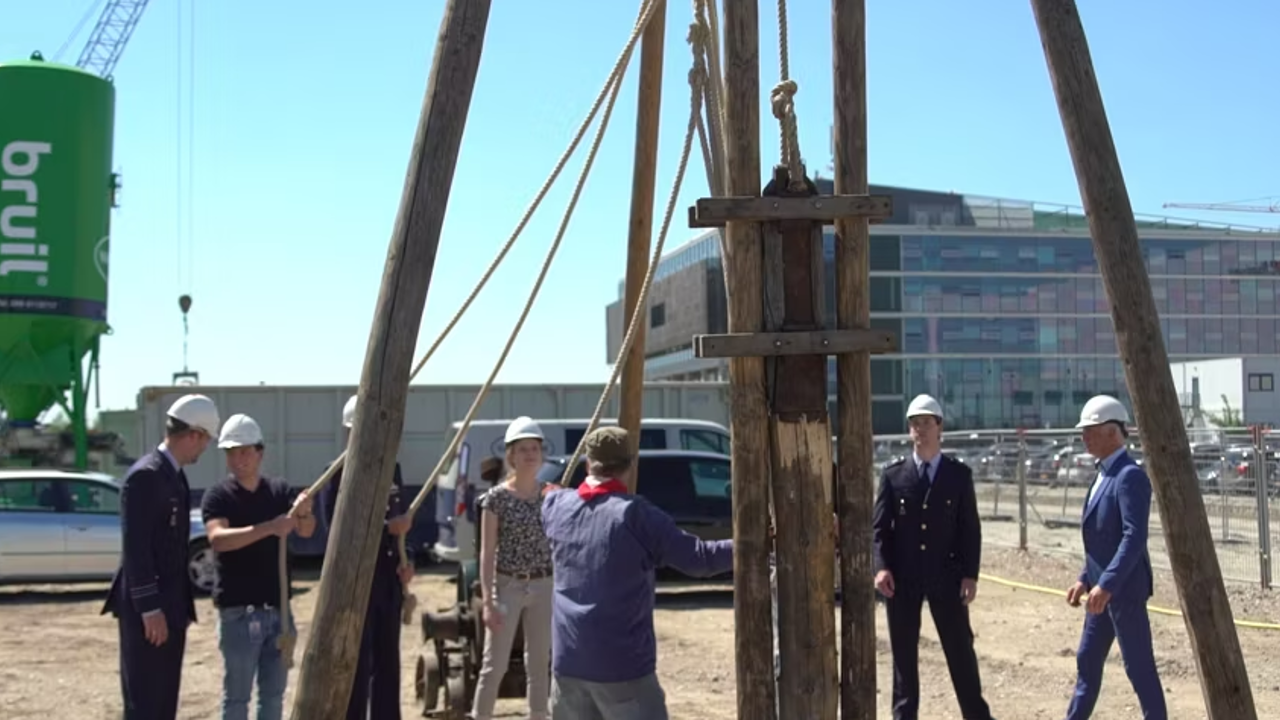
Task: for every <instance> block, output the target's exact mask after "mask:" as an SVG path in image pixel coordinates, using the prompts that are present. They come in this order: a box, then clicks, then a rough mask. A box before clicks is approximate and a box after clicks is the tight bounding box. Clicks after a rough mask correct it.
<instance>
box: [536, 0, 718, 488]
mask: <svg viewBox="0 0 1280 720" xmlns="http://www.w3.org/2000/svg"><path fill="white" fill-rule="evenodd" d="M699 1H700V2H701V0H699ZM699 27H700V24H699V23H698V22H695V23H693V24H692V25H691V26H690V29H689V38H690V44H691V45H692V46H693V69H692V70H690V71H689V86H690V90H691V92H690V93H689V96H690V99H689V124H688V127H687V128H686V129H685V133H684V148H683V150H682V151H681V153H680V165H679V167H677V168H676V179H675V182H674V183H673V184H672V186H671V194H670V196H668V198H667V209H666V213H665V214H664V215H663V218H662V230H661V231H660V232H659V234H658V243H657V245H656V246H655V247H654V249H653V258H652V259H651V260H650V261H649V268H648V270H646V271H645V276H644V284H643V285H642V286H641V288H640V297H639V299H637V301H636V307H635V310H634V311H633V312H632V313H631V322H630V324H629V325H628V326H627V335H626V337H625V338H624V339H623V341H622V347H621V349H619V350H618V357H617V359H615V360H614V362H613V374H612V375H611V376H610V377H609V382H607V383H606V384H605V386H604V391H603V392H602V393H600V401H599V402H597V403H596V410H595V413H594V414H592V416H591V421H590V422H588V423H587V429H586V431H585V432H584V433H583V434H582V438H581V439H580V440H578V446H577V447H576V448H574V450H573V455H572V456H571V457H570V458H569V462H568V463H566V464H565V469H564V475H562V476H561V478H560V485H561V486H567V485H568V484H569V478H570V476H571V475H572V474H573V470H574V467H576V466H577V464H578V458H580V457H581V456H582V450H583V447H584V446H585V445H586V442H587V436H588V435H590V434H591V432H592V431H593V430H595V429H596V426H597V425H598V424H599V423H600V417H601V416H602V415H603V414H604V409H605V405H606V404H607V403H608V402H609V396H610V395H611V394H612V393H613V387H614V385H615V384H616V383H617V382H618V377H619V376H620V375H621V374H622V366H623V364H624V361H625V360H626V357H627V355H628V353H630V352H631V346H632V345H633V344H634V343H635V340H636V336H637V334H638V331H639V329H640V323H641V321H642V319H643V318H644V317H645V315H646V314H647V313H646V305H645V303H646V301H647V300H648V297H649V288H650V287H652V286H653V276H654V272H655V271H656V270H657V269H658V261H659V260H661V259H662V248H663V246H664V245H666V242H667V231H668V230H669V229H670V228H671V218H672V216H673V215H674V214H675V210H676V203H677V202H678V201H679V199H680V186H681V185H682V184H683V183H684V174H685V170H686V169H687V168H688V166H689V155H690V154H691V152H692V150H693V137H694V135H695V134H696V132H697V127H698V120H699V119H700V118H701V117H702V98H703V84H704V83H706V82H707V66H706V63H705V62H704V56H705V47H706V46H705V43H706V42H707V36H706V34H703V33H701V32H699V31H698V28H699ZM701 27H705V26H701Z"/></svg>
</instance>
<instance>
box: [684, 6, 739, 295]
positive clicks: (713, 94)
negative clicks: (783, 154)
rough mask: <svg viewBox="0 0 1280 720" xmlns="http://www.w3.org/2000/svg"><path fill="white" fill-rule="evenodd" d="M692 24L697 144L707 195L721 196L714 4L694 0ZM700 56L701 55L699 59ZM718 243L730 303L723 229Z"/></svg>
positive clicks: (722, 165)
mask: <svg viewBox="0 0 1280 720" xmlns="http://www.w3.org/2000/svg"><path fill="white" fill-rule="evenodd" d="M693 15H694V23H693V26H691V27H690V28H689V37H688V41H689V43H690V44H691V45H693V48H692V49H693V53H694V63H695V64H696V63H698V62H704V63H705V64H706V75H708V77H704V78H703V79H702V88H703V102H704V103H705V105H706V110H707V122H706V123H705V124H704V123H703V121H702V113H701V112H699V113H698V118H697V128H696V129H697V133H698V144H699V146H700V147H701V149H702V162H703V165H704V166H705V167H706V172H707V186H708V187H709V188H710V189H711V194H712V195H713V196H716V197H723V196H724V194H725V188H726V182H727V181H726V176H727V174H728V165H727V164H726V160H725V157H726V156H727V155H728V148H726V147H725V144H724V112H723V109H722V106H721V96H722V94H723V91H724V84H723V82H724V78H723V77H722V76H721V74H720V44H719V42H720V31H719V20H718V19H717V17H716V3H714V2H712V3H710V4H708V3H707V0H695V1H694V12H693ZM700 58H705V59H704V60H700ZM690 81H691V82H692V78H690ZM717 238H718V240H719V242H720V256H721V257H722V258H723V259H724V262H722V263H721V264H720V272H721V274H722V275H723V277H724V288H725V295H726V297H727V298H728V300H729V302H730V303H732V302H733V290H732V287H731V284H730V283H729V244H728V241H727V240H726V239H725V234H724V233H723V232H721V233H717Z"/></svg>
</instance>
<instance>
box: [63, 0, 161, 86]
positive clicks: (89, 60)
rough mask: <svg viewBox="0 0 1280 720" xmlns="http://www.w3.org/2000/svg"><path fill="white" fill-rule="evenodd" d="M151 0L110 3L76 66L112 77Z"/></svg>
mask: <svg viewBox="0 0 1280 720" xmlns="http://www.w3.org/2000/svg"><path fill="white" fill-rule="evenodd" d="M148 2H150V0H108V1H107V5H106V7H104V8H103V9H102V15H100V16H99V17H98V24H97V25H95V26H94V27H93V32H92V33H90V35H89V42H87V43H85V46H84V50H82V51H81V52H80V59H79V60H77V61H76V66H77V67H81V68H84V69H85V70H89V71H91V72H94V73H97V74H98V75H99V76H100V77H104V78H105V77H110V76H111V71H113V70H115V67H116V63H117V62H119V61H120V55H121V54H122V53H124V47H125V45H127V44H128V43H129V37H130V36H131V35H133V29H134V28H135V27H137V25H138V20H139V19H141V18H142V11H143V10H146V9H147V3H148Z"/></svg>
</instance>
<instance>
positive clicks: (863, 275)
mask: <svg viewBox="0 0 1280 720" xmlns="http://www.w3.org/2000/svg"><path fill="white" fill-rule="evenodd" d="M866 25H867V13H866V3H865V0H831V29H832V42H831V48H832V55H833V57H832V60H833V64H832V67H833V70H832V79H833V81H834V84H835V128H834V132H835V193H836V194H837V195H842V194H852V195H861V194H865V193H866V192H867V191H868V179H867V28H866ZM870 245H871V237H870V233H869V230H868V227H867V218H865V217H851V218H844V219H840V220H837V221H836V258H835V259H836V327H837V328H839V329H841V330H848V329H851V328H866V327H869V326H870V324H871V295H870V287H869V284H868V283H869V280H868V274H869V267H870V265H869V262H868V257H869V253H870ZM836 402H837V405H838V412H839V414H840V415H839V416H840V422H839V427H838V432H837V433H836V438H837V439H836V447H837V452H836V457H837V460H838V466H837V467H838V469H837V472H838V473H839V476H840V477H839V483H838V492H837V493H836V495H837V498H836V503H837V505H838V507H839V515H840V588H841V596H840V604H841V612H840V647H841V652H840V715H841V717H842V718H843V720H875V717H876V616H875V607H876V605H875V594H874V591H873V589H872V586H871V582H870V578H871V576H872V575H873V572H872V564H871V509H872V505H874V503H875V480H874V478H872V477H871V473H872V466H873V465H874V463H875V459H874V457H873V455H872V447H871V434H872V432H871V430H872V429H871V356H870V355H869V354H868V353H865V352H858V353H843V354H841V355H838V356H837V357H836Z"/></svg>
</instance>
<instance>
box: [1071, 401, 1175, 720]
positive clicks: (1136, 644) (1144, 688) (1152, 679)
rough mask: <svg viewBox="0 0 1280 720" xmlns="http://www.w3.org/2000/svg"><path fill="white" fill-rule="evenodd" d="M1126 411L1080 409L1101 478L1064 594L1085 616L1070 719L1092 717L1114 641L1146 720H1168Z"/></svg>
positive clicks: (1113, 405)
mask: <svg viewBox="0 0 1280 720" xmlns="http://www.w3.org/2000/svg"><path fill="white" fill-rule="evenodd" d="M1128 422H1129V412H1128V411H1127V410H1125V408H1124V405H1121V404H1120V401H1119V400H1116V399H1115V398H1113V397H1110V396H1108V395H1097V396H1095V397H1093V398H1091V399H1090V400H1089V402H1087V403H1085V404H1084V408H1082V409H1081V411H1080V422H1079V423H1077V424H1076V427H1077V428H1080V433H1081V435H1082V436H1083V439H1084V447H1085V450H1087V451H1088V452H1089V454H1090V455H1092V456H1093V457H1094V458H1095V459H1096V460H1097V465H1098V474H1097V476H1096V477H1095V478H1094V480H1093V484H1092V486H1090V488H1089V494H1088V495H1087V496H1086V498H1085V505H1084V510H1083V513H1084V516H1083V520H1082V521H1081V523H1080V530H1081V533H1082V534H1083V535H1084V555H1085V563H1084V569H1083V570H1081V571H1080V577H1079V578H1078V579H1077V580H1076V583H1075V584H1074V585H1072V586H1071V587H1070V588H1068V589H1067V602H1068V603H1070V604H1071V606H1072V607H1079V606H1080V602H1081V601H1084V603H1085V608H1086V610H1087V611H1088V612H1087V613H1086V614H1085V617H1084V631H1083V632H1082V633H1081V637H1080V649H1079V650H1077V651H1076V672H1077V675H1076V691H1075V694H1074V695H1073V696H1072V698H1071V704H1070V706H1069V707H1068V708H1067V720H1086V719H1087V718H1088V717H1089V716H1090V715H1092V714H1093V706H1094V704H1095V703H1096V702H1097V701H1098V690H1099V688H1101V687H1102V666H1103V665H1104V664H1106V661H1107V655H1108V654H1109V653H1110V652H1111V643H1112V641H1113V640H1118V641H1119V643H1120V654H1121V655H1123V656H1124V670H1125V673H1127V674H1128V675H1129V683H1130V684H1132V685H1133V691H1134V693H1135V694H1136V695H1137V696H1138V704H1139V705H1141V706H1142V717H1144V718H1146V720H1166V719H1167V718H1168V717H1169V713H1168V710H1167V709H1166V708H1165V700H1164V689H1163V688H1161V686H1160V675H1159V673H1158V672H1156V658H1155V652H1154V650H1153V649H1152V647H1151V620H1150V618H1149V617H1148V616H1147V599H1148V598H1150V597H1151V595H1152V592H1153V590H1154V587H1153V585H1154V583H1153V582H1152V572H1151V556H1150V555H1149V554H1148V553H1147V521H1148V520H1149V519H1150V515H1151V479H1150V478H1148V477H1147V473H1146V471H1144V470H1143V469H1142V466H1141V465H1138V464H1137V463H1135V462H1134V461H1133V458H1131V457H1129V453H1128V452H1127V451H1126V450H1125V438H1126V437H1128V435H1129V431H1128V430H1126V429H1125V425H1126V424H1128Z"/></svg>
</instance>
